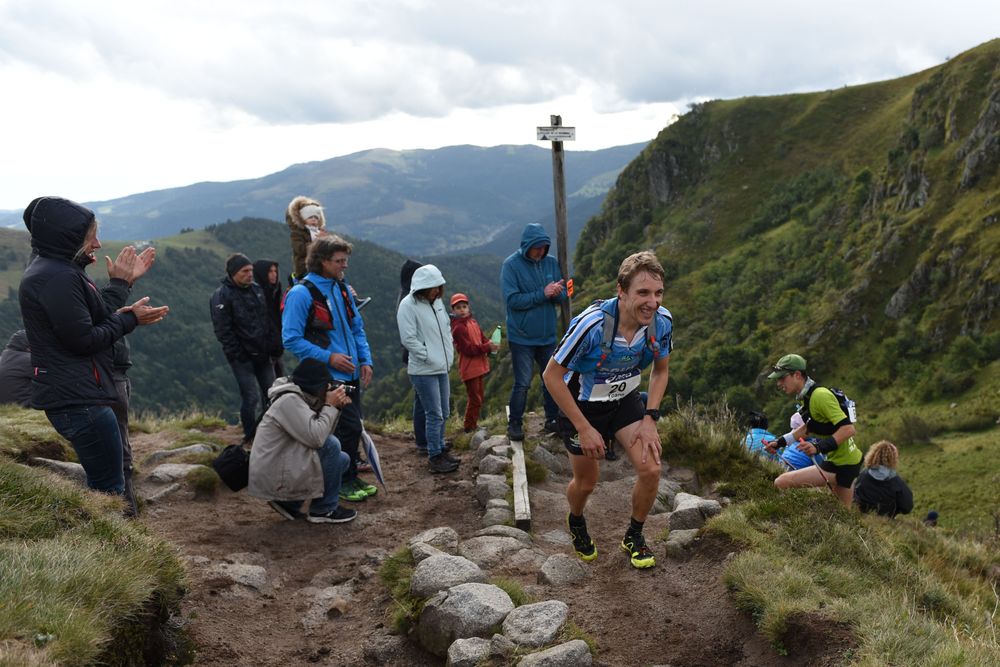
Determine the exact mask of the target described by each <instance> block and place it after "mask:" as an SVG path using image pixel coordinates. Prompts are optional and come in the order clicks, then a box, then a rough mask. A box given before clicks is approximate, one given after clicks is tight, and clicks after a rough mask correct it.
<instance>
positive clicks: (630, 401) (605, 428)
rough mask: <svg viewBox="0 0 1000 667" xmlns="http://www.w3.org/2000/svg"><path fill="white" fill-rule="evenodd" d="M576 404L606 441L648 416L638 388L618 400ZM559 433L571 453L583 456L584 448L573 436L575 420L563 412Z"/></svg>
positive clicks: (578, 402) (560, 416) (560, 415)
mask: <svg viewBox="0 0 1000 667" xmlns="http://www.w3.org/2000/svg"><path fill="white" fill-rule="evenodd" d="M576 405H577V407H578V408H580V412H582V413H583V416H584V417H586V418H587V421H588V422H590V425H591V426H593V427H594V428H595V429H597V432H598V433H600V434H601V435H602V436H603V437H604V440H605V442H607V441H608V440H611V439H612V438H614V437H615V433H617V432H618V431H620V430H621V429H623V428H625V427H626V426H628V425H629V424H634V423H635V422H637V421H642V418H643V417H645V416H646V406H645V404H643V402H642V398H641V397H640V396H639V390H638V389H637V390H635V391H633V392H632V393H630V394H629V395H628V396H625V397H624V398H622V399H621V400H618V401H577V402H576ZM559 435H560V436H561V437H562V439H563V444H564V445H565V446H566V449H567V450H568V451H569V453H570V454H575V455H576V456H583V449H581V448H580V444H579V442H577V441H574V438H573V436H575V435H576V429H575V428H574V427H573V422H571V421H570V420H569V419H567V418H566V417H565V416H564V415H563V414H562V413H560V414H559Z"/></svg>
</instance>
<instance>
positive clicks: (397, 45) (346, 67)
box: [0, 0, 1000, 209]
mask: <svg viewBox="0 0 1000 667" xmlns="http://www.w3.org/2000/svg"><path fill="white" fill-rule="evenodd" d="M998 34H1000V2H997V1H996V0H992V1H990V2H987V1H973V0H952V1H951V2H949V3H943V2H940V1H935V2H929V1H924V0H910V1H908V2H902V1H897V0H865V1H863V2H862V1H856V0H839V1H838V2H808V1H806V2H803V1H802V0H799V1H797V2H792V1H787V2H786V1H778V0H758V1H756V2H749V1H745V0H725V1H713V0H701V1H700V2H697V3H695V2H684V1H680V0H649V1H645V0H618V1H617V2H610V1H608V0H574V1H568V0H549V1H548V2H537V1H535V2H525V1H522V0H465V1H462V2H457V1H452V0H284V1H278V0H238V1H229V0H139V1H136V0H122V1H118V0H80V1H76V0H73V1H72V2H71V1H70V0H63V1H60V0H0V91H2V102H0V156H2V157H0V208H2V209H19V208H22V207H23V206H24V205H25V204H27V202H28V201H29V200H30V199H31V198H33V197H35V196H38V195H42V194H57V195H61V196H66V197H70V198H73V199H78V200H81V201H84V200H96V199H106V198H113V197H119V196H124V195H127V194H132V193H136V192H142V191H147V190H155V189H160V188H166V187H174V186H180V185H187V184H189V183H193V182H197V181H204V180H211V181H229V180H235V179H240V178H253V177H257V176H263V175H265V174H268V173H271V172H274V171H279V170H281V169H283V168H285V167H287V166H289V165H291V164H295V163H299V162H308V161H312V160H323V159H327V158H330V157H333V156H336V155H345V154H348V153H352V152H356V151H359V150H364V149H367V148H375V147H385V148H393V149H405V148H436V147H439V146H447V145H455V144H475V145H482V146H494V145H498V144H532V143H537V142H535V126H537V125H547V124H548V121H549V114H554V113H558V114H561V115H562V117H563V122H564V123H565V124H566V125H573V126H575V127H576V128H577V141H576V142H574V143H573V144H569V143H567V149H570V150H590V149H596V148H604V147H608V146H614V145H620V144H625V143H633V142H638V141H645V140H649V139H651V138H653V137H654V136H655V135H656V133H657V132H658V131H659V130H660V129H662V128H663V127H664V126H665V125H666V124H668V123H669V122H670V120H671V118H672V117H673V116H674V115H675V114H678V113H683V112H684V110H685V108H686V106H687V104H689V103H690V102H692V101H699V100H704V99H711V98H732V97H741V96H746V95H770V94H777V93H785V92H798V91H811V90H824V89H829V88H837V87H840V86H844V85H852V84H857V83H863V82H868V81H876V80H881V79H887V78H894V77H897V76H901V75H903V74H908V73H911V72H915V71H918V70H921V69H924V68H927V67H931V66H933V65H937V64H939V63H941V62H943V61H944V60H945V59H947V58H948V57H950V56H954V55H956V54H958V53H960V52H962V51H965V50H967V49H969V48H972V47H974V46H976V45H978V44H980V43H982V42H985V41H987V40H990V39H992V38H994V37H997V36H998ZM537 145H547V144H541V143H537Z"/></svg>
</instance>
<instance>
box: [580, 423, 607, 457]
mask: <svg viewBox="0 0 1000 667" xmlns="http://www.w3.org/2000/svg"><path fill="white" fill-rule="evenodd" d="M580 449H582V450H583V455H584V456H586V457H587V458H589V459H603V458H604V436H602V435H601V434H600V433H598V432H597V429H595V428H588V429H585V430H583V431H580Z"/></svg>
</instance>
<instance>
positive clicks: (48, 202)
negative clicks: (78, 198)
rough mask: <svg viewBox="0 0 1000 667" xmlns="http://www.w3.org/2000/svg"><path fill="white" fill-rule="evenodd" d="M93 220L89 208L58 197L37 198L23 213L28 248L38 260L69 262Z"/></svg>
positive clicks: (92, 213)
mask: <svg viewBox="0 0 1000 667" xmlns="http://www.w3.org/2000/svg"><path fill="white" fill-rule="evenodd" d="M95 220H96V218H95V217H94V212H93V211H91V210H90V209H89V208H87V207H86V206H81V205H80V204H77V203H76V202H75V201H70V200H69V199H63V198H61V197H39V198H38V199H35V200H34V201H32V202H31V203H30V204H28V207H27V208H26V209H24V226H25V227H27V228H28V231H29V232H30V233H31V247H32V248H33V249H34V250H37V251H38V254H39V255H41V256H42V257H49V258H55V259H67V260H72V259H73V257H75V256H76V253H77V252H78V251H79V250H80V248H81V247H82V246H83V240H84V239H85V238H86V237H87V230H88V229H90V226H91V225H92V224H93V223H94V221H95Z"/></svg>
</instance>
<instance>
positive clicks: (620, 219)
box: [576, 40, 1000, 442]
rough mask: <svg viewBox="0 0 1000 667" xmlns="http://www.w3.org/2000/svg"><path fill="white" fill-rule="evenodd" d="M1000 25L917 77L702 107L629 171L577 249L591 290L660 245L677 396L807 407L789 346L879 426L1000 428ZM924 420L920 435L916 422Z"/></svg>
mask: <svg viewBox="0 0 1000 667" xmlns="http://www.w3.org/2000/svg"><path fill="white" fill-rule="evenodd" d="M998 164H1000V40H995V41H992V42H989V43H987V44H984V45H982V46H980V47H978V48H976V49H974V50H971V51H969V52H967V53H965V54H962V55H961V56H958V57H956V58H954V59H952V60H950V61H948V62H947V63H945V64H943V65H941V66H939V67H935V68H933V69H930V70H927V71H924V72H920V73H917V74H914V75H911V76H908V77H905V78H902V79H897V80H893V81H886V82H880V83H873V84H868V85H863V86H855V87H845V88H842V89H838V90H829V91H824V92H818V93H810V94H799V95H783V96H778V97H761V98H745V99H738V100H729V101H712V102H707V103H704V104H698V105H693V106H692V107H691V109H690V111H689V112H688V113H687V114H685V115H684V116H683V117H681V118H680V120H678V121H677V122H676V123H675V124H673V125H671V126H670V127H668V128H666V129H665V130H663V131H662V132H661V133H660V135H659V136H658V137H657V138H656V140H655V141H654V142H653V143H652V144H650V145H649V146H648V147H647V148H646V150H645V151H643V153H642V154H641V155H640V156H639V157H638V158H637V159H636V160H635V161H633V162H632V163H631V164H630V165H629V166H628V167H627V168H626V169H625V170H624V171H623V172H622V174H621V175H620V177H619V179H618V181H617V183H616V185H615V188H614V189H613V190H612V191H611V192H610V193H609V195H608V197H607V198H606V200H605V202H604V206H603V209H602V211H601V213H600V214H599V215H598V216H596V217H595V218H593V219H591V220H590V222H589V223H588V224H587V226H586V228H585V229H584V231H583V234H582V236H581V238H580V240H579V242H578V245H577V250H576V274H577V275H576V280H577V283H578V284H579V285H581V286H582V288H583V289H582V295H581V298H579V299H578V301H579V302H586V301H587V300H588V299H590V298H593V297H594V296H598V295H602V294H605V293H607V292H608V291H609V290H610V289H611V286H612V283H613V277H614V274H615V271H616V269H617V265H618V263H619V262H620V260H621V259H622V258H623V257H624V256H625V255H627V254H629V253H631V252H634V251H636V250H639V249H642V248H650V247H651V248H653V249H655V251H656V252H657V255H658V256H659V258H660V259H661V261H662V262H663V264H664V266H665V268H666V270H667V273H668V282H667V293H666V295H665V297H664V305H666V306H667V307H668V308H670V309H671V311H672V313H673V315H674V318H675V324H676V327H677V334H676V338H675V342H676V352H675V354H674V355H673V357H672V360H671V392H672V393H679V394H681V395H682V396H684V397H692V398H694V399H695V400H698V401H707V400H710V399H713V398H716V397H720V396H723V395H725V396H727V397H728V399H729V401H730V402H731V403H732V404H733V405H734V406H736V407H738V408H741V409H750V408H752V407H755V406H760V405H766V407H767V408H768V409H769V413H770V414H772V419H774V418H775V416H778V415H780V418H779V420H780V421H782V422H784V420H785V419H787V415H788V414H789V412H790V409H791V404H790V402H788V401H786V400H784V398H783V397H778V396H777V395H776V391H775V389H774V388H773V386H772V383H766V384H765V383H764V381H763V379H762V378H763V376H764V375H765V373H764V371H765V369H766V368H767V366H768V365H769V364H770V363H773V361H774V360H775V359H777V357H778V356H780V355H781V354H782V353H784V352H786V351H791V350H795V351H798V352H800V353H802V354H803V355H804V356H805V357H806V358H807V359H808V360H809V362H810V366H811V369H812V370H813V371H814V376H815V377H817V378H819V379H823V380H826V381H828V382H831V383H835V384H837V385H839V386H841V387H843V388H844V389H846V390H847V391H848V393H849V394H851V395H852V396H853V397H855V398H857V399H858V400H859V404H860V406H861V414H862V417H863V419H864V423H865V424H866V426H867V427H873V426H877V427H879V429H873V428H867V432H866V437H867V438H869V439H866V442H870V441H871V440H870V438H872V437H875V435H876V434H878V435H880V436H885V435H887V434H892V433H903V434H904V435H905V432H906V431H907V429H906V428H904V427H905V426H907V424H909V426H910V427H911V428H910V429H909V430H910V431H914V428H912V427H913V424H914V419H913V418H917V420H918V421H920V420H922V425H920V424H918V425H917V427H916V429H915V431H916V432H920V433H921V435H922V436H926V435H928V434H933V433H935V432H940V431H944V430H954V429H962V430H969V429H982V428H987V427H991V426H993V424H994V422H995V421H996V419H997V416H998V414H1000V412H998V407H997V399H998V398H1000V393H998V392H1000V373H998V372H997V371H998V367H1000V365H998V362H997V360H998V359H1000V326H998V318H997V313H998V305H1000V264H998V263H997V257H1000V226H998V225H997V221H998V220H1000V198H998V197H997V192H998V189H1000V174H998V169H997V167H998ZM910 435H913V434H912V433H911V434H910Z"/></svg>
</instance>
